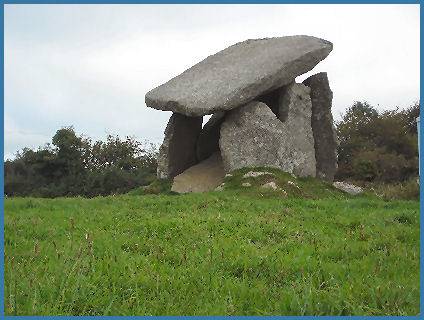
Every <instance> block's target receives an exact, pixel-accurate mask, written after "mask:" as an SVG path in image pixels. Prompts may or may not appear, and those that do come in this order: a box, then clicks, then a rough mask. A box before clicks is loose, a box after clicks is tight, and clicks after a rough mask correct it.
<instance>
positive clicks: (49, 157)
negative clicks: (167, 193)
mask: <svg viewBox="0 0 424 320" xmlns="http://www.w3.org/2000/svg"><path fill="white" fill-rule="evenodd" d="M156 153H157V149H156V147H155V146H154V145H153V144H147V143H141V142H139V141H137V140H135V139H134V138H132V137H126V138H125V139H121V138H120V137H119V136H113V135H108V136H107V138H106V141H92V140H91V139H90V138H86V137H84V136H82V135H80V136H78V135H77V134H76V133H75V131H74V129H73V128H72V127H66V128H62V129H59V130H58V131H57V132H56V134H55V135H54V136H53V138H52V142H51V143H49V144H46V145H45V146H43V147H40V148H38V150H32V149H29V148H24V149H23V150H22V151H20V152H18V153H17V154H16V157H15V159H13V160H8V161H6V162H5V164H4V169H5V170H4V173H5V179H4V190H5V194H6V195H8V196H37V197H59V196H77V195H82V196H86V197H93V196H97V195H109V194H115V193H125V192H127V191H129V190H131V189H133V188H136V187H139V186H142V185H146V184H149V183H150V182H152V181H153V180H154V179H155V177H156V167H157V162H156V158H157V154H156Z"/></svg>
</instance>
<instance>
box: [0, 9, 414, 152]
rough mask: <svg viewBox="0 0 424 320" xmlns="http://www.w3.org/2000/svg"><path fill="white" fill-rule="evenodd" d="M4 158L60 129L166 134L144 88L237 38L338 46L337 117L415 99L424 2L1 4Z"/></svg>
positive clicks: (151, 136) (327, 66)
mask: <svg viewBox="0 0 424 320" xmlns="http://www.w3.org/2000/svg"><path fill="white" fill-rule="evenodd" d="M4 18H5V22H4V37H5V39H4V50H5V57H4V59H5V74H4V79H5V97H4V117H5V118H4V130H5V132H4V133H5V136H4V138H5V144H4V153H5V158H6V159H7V158H13V155H14V154H15V153H16V152H17V151H18V150H21V149H22V148H24V147H30V148H37V147H38V146H42V145H44V144H45V143H47V142H50V141H51V138H52V136H53V135H54V133H55V132H56V130H58V129H59V128H61V127H64V126H73V127H74V128H75V130H76V132H77V133H78V134H84V135H86V136H88V137H91V138H92V139H96V140H97V139H105V137H106V135H107V134H109V133H110V134H116V135H119V136H121V137H125V136H133V137H135V138H136V139H138V140H140V141H143V140H147V141H150V142H153V143H160V142H161V141H162V139H163V131H164V129H165V126H166V123H167V121H168V119H169V117H170V115H171V113H170V112H163V111H158V110H154V109H150V108H147V107H146V105H145V103H144V95H145V94H146V93H147V92H148V91H149V90H150V89H152V88H154V87H156V86H158V85H160V84H162V83H164V82H166V81H168V80H169V79H170V78H172V77H174V76H176V75H178V74H180V73H181V72H183V71H184V70H186V69H187V68H189V67H191V66H192V65H194V64H196V63H197V62H199V61H201V60H203V59H204V58H206V57H207V56H209V55H211V54H214V53H216V52H218V51H220V50H222V49H224V48H226V47H228V46H230V45H232V44H234V43H236V42H239V41H243V40H246V39H253V38H265V37H278V36H287V35H296V34H306V35H311V36H317V37H320V38H324V39H326V40H329V41H331V42H332V43H333V45H334V48H333V51H332V52H331V53H330V55H329V56H328V57H327V58H326V59H325V60H324V61H322V62H320V63H319V64H318V65H317V66H316V67H315V68H314V69H313V70H312V71H310V72H308V73H307V74H305V75H302V76H300V77H298V78H297V79H296V80H297V81H302V80H303V79H305V78H306V77H308V76H309V75H311V74H314V73H317V72H321V71H326V72H327V73H328V77H329V81H330V86H331V88H332V91H333V94H334V98H333V110H332V112H333V116H334V118H335V119H340V117H341V115H342V114H343V112H344V111H345V110H346V109H347V108H348V107H349V106H351V105H352V104H353V102H354V101H363V100H366V101H368V102H369V103H370V104H371V105H373V106H375V107H376V108H377V109H378V110H386V109H393V108H395V107H400V108H406V107H408V106H410V105H411V104H413V103H414V102H415V101H418V100H419V98H420V97H419V89H420V78H419V74H420V72H419V71H420V49H419V45H420V43H419V37H420V13H419V5H369V4H368V5H358V4H356V5H346V4H340V5H287V4H284V5H164V4H162V5H143V4H139V5H5V11H4Z"/></svg>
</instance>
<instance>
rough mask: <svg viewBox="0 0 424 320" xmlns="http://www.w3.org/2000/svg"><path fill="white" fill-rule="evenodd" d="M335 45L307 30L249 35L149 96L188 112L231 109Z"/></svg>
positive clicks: (151, 101)
mask: <svg viewBox="0 0 424 320" xmlns="http://www.w3.org/2000/svg"><path fill="white" fill-rule="evenodd" d="M332 49H333V45H332V43H331V42H329V41H326V40H323V39H319V38H316V37H311V36H305V35H299V36H288V37H280V38H266V39H254V40H246V41H243V42H240V43H237V44H235V45H232V46H230V47H228V48H226V49H224V50H222V51H220V52H218V53H216V54H214V55H211V56H209V57H208V58H206V59H205V60H203V61H201V62H199V63H198V64H196V65H194V66H193V67H191V68H190V69H188V70H186V71H184V72H183V73H182V74H180V75H178V76H176V77H175V78H173V79H171V80H169V81H168V82H166V83H164V84H162V85H160V86H159V87H157V88H155V89H153V90H151V91H149V92H148V93H147V94H146V97H145V102H146V105H147V106H148V107H150V108H155V109H159V110H168V111H173V112H178V113H181V114H185V115H187V116H201V115H205V114H212V113H215V112H217V111H227V110H231V109H234V108H236V107H238V106H241V105H244V104H246V103H248V102H249V101H251V100H253V99H255V98H256V97H258V96H260V95H262V94H265V93H267V92H270V91H272V90H274V89H277V88H279V87H281V86H283V85H286V84H289V83H290V82H292V81H293V80H294V79H295V78H296V77H297V76H299V75H301V74H303V73H305V72H307V71H309V70H311V69H312V68H313V67H315V66H316V65H317V64H318V63H319V62H320V61H321V60H323V59H324V58H325V57H327V55H328V54H329V53H330V52H331V50H332Z"/></svg>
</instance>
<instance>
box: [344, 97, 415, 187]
mask: <svg viewBox="0 0 424 320" xmlns="http://www.w3.org/2000/svg"><path fill="white" fill-rule="evenodd" d="M419 113H420V105H419V103H415V104H414V105H412V106H411V107H409V108H407V109H405V110H399V109H395V110H390V111H383V112H378V111H377V110H376V109H375V108H374V107H372V106H371V105H369V104H368V103H367V102H355V103H354V104H353V105H352V106H351V107H350V108H349V109H348V110H347V112H346V113H345V114H344V115H343V118H342V120H341V121H339V122H338V123H336V127H337V134H338V137H339V141H340V145H339V148H338V154H339V155H338V157H339V169H338V172H337V175H336V178H337V179H351V180H361V181H373V182H390V183H392V182H403V181H406V180H408V179H410V178H411V177H414V176H417V175H418V141H417V124H416V118H417V117H418V116H419Z"/></svg>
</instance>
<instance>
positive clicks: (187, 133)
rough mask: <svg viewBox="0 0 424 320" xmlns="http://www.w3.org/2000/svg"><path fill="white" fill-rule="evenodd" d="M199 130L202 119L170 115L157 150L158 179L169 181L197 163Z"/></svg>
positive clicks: (175, 114)
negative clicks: (163, 136)
mask: <svg viewBox="0 0 424 320" xmlns="http://www.w3.org/2000/svg"><path fill="white" fill-rule="evenodd" d="M201 129H202V117H186V116H184V115H182V114H178V113H173V114H172V116H171V118H170V119H169V121H168V125H167V126H166V129H165V138H164V140H163V143H162V145H161V146H160V148H159V156H158V167H157V176H158V178H159V179H171V178H173V177H175V176H176V175H178V174H180V173H181V172H183V171H184V170H186V169H187V168H189V167H191V166H192V165H194V164H196V163H197V159H196V142H197V138H198V136H199V133H200V130H201Z"/></svg>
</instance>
